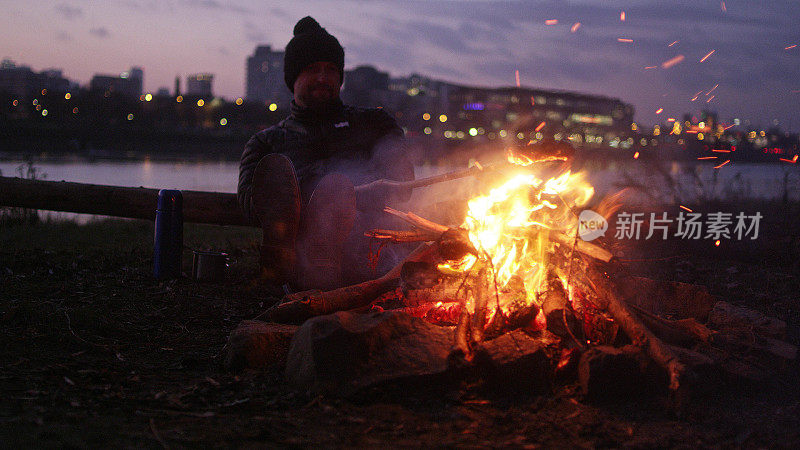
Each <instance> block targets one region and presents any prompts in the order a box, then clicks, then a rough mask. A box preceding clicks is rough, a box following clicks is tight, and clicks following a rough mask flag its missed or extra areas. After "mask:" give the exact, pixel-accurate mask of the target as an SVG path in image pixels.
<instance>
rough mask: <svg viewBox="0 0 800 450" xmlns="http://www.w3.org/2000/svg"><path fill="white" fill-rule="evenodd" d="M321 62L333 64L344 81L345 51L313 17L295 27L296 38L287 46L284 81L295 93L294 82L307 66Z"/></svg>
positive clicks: (340, 79)
mask: <svg viewBox="0 0 800 450" xmlns="http://www.w3.org/2000/svg"><path fill="white" fill-rule="evenodd" d="M319 61H327V62H330V63H333V64H334V65H335V66H336V67H337V68H338V69H339V82H340V83H341V82H342V81H344V49H343V48H342V46H341V45H339V41H338V40H336V38H335V37H333V36H331V35H330V34H328V32H327V31H325V28H322V27H321V26H320V25H319V23H317V21H316V20H314V19H313V18H312V17H311V16H306V17H303V18H302V19H300V21H298V22H297V25H295V26H294V37H293V38H292V40H291V41H289V43H288V44H287V45H286V53H285V55H284V57H283V79H284V81H286V86H289V90H290V91H292V92H294V81H295V80H296V79H297V76H298V75H300V72H302V71H303V69H305V68H306V67H307V66H309V65H310V64H313V63H315V62H319Z"/></svg>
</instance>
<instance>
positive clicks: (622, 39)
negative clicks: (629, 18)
mask: <svg viewBox="0 0 800 450" xmlns="http://www.w3.org/2000/svg"><path fill="white" fill-rule="evenodd" d="M617 41H619V42H633V39H628V38H617Z"/></svg>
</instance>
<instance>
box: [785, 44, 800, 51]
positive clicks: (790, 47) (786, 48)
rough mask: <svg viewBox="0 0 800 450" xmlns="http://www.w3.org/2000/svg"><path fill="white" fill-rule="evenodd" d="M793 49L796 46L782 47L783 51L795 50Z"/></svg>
mask: <svg viewBox="0 0 800 450" xmlns="http://www.w3.org/2000/svg"><path fill="white" fill-rule="evenodd" d="M795 47H797V44H794V45H790V46H788V47H784V48H783V49H784V50H791V49H793V48H795Z"/></svg>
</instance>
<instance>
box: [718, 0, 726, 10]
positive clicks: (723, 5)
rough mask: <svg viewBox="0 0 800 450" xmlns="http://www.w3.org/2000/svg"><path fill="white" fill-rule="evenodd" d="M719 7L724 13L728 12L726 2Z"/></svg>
mask: <svg viewBox="0 0 800 450" xmlns="http://www.w3.org/2000/svg"><path fill="white" fill-rule="evenodd" d="M719 7H720V8H721V9H722V12H728V8H727V7H726V6H725V2H724V1H722V2H719Z"/></svg>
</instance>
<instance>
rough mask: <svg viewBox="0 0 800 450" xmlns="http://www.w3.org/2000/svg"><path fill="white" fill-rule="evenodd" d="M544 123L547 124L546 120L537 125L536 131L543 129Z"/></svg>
mask: <svg viewBox="0 0 800 450" xmlns="http://www.w3.org/2000/svg"><path fill="white" fill-rule="evenodd" d="M544 125H545V122H542V123H540V124H539V125H536V129H535V130H534V131H536V132H537V133H538V132H540V131H542V128H544Z"/></svg>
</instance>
